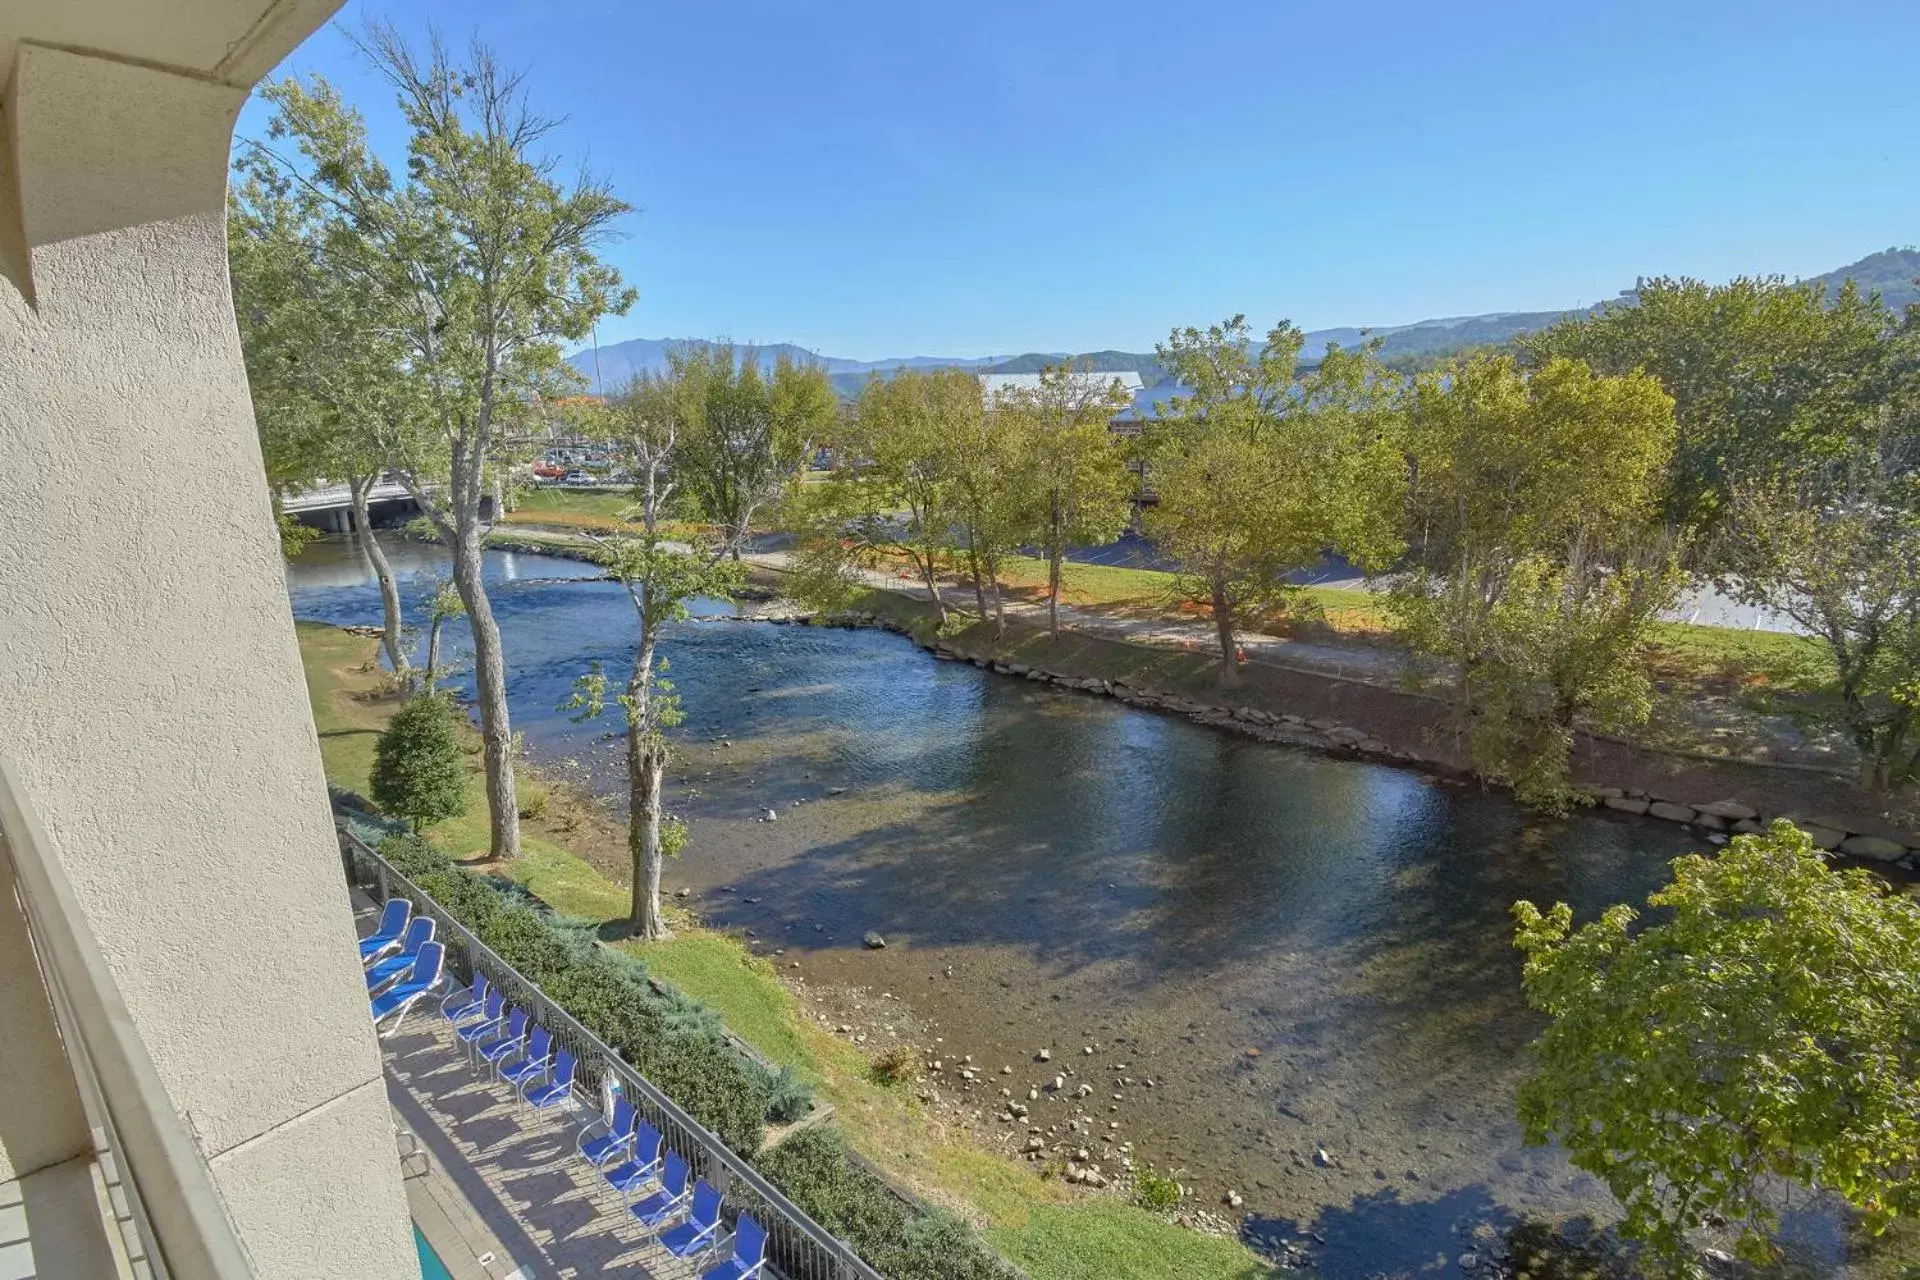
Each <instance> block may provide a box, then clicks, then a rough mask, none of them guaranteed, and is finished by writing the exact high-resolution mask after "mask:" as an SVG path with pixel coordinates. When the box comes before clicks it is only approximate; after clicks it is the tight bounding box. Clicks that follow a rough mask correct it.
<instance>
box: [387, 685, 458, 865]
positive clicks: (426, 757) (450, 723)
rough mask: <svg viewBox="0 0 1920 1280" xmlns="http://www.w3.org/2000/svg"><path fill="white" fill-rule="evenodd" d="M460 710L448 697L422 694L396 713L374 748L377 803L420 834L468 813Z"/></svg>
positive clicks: (415, 696) (409, 700) (412, 698)
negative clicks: (426, 829)
mask: <svg viewBox="0 0 1920 1280" xmlns="http://www.w3.org/2000/svg"><path fill="white" fill-rule="evenodd" d="M458 717H459V712H457V711H456V710H455V709H454V706H453V702H452V701H451V700H450V699H449V698H447V697H446V696H445V695H443V694H435V693H420V694H415V695H414V696H413V697H411V698H409V699H408V700H407V702H406V705H404V706H402V707H401V708H400V710H399V711H397V712H395V713H394V717H393V719H392V720H391V721H390V722H388V724H387V727H386V729H385V730H384V731H383V732H382V733H381V734H380V738H379V741H378V742H376V743H375V744H374V748H373V775H372V778H371V780H370V784H371V789H372V791H373V799H374V803H375V804H378V805H379V806H380V807H381V808H382V809H385V810H386V811H387V812H388V813H391V814H393V815H394V816H396V817H400V818H405V819H406V820H407V821H408V822H411V823H412V824H413V829H414V831H416V832H418V831H419V830H420V828H422V827H424V826H427V825H429V824H431V823H435V822H444V821H445V820H446V819H448V818H456V817H458V816H460V815H461V814H462V813H464V812H466V808H467V771H466V766H465V764H464V763H463V762H462V760H461V755H460V729H459V718H458Z"/></svg>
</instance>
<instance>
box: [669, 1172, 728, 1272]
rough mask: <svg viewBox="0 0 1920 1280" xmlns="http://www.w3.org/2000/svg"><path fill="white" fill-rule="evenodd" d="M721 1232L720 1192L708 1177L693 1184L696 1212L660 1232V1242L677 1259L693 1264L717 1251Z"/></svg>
mask: <svg viewBox="0 0 1920 1280" xmlns="http://www.w3.org/2000/svg"><path fill="white" fill-rule="evenodd" d="M719 1233H720V1193H719V1192H718V1191H715V1190H714V1189H713V1188H712V1187H710V1186H708V1185H707V1180H706V1179H705V1178H700V1179H698V1180H697V1181H695V1182H694V1184H693V1212H692V1213H689V1214H688V1215H687V1220H686V1221H685V1222H683V1223H681V1224H680V1225H679V1226H677V1227H668V1228H667V1229H666V1230H665V1231H662V1232H661V1233H660V1243H661V1244H663V1245H665V1246H666V1249H667V1252H668V1253H671V1254H672V1255H673V1256H674V1257H676V1258H684V1259H686V1260H687V1261H689V1262H691V1261H692V1260H693V1259H695V1258H697V1257H699V1256H700V1255H701V1254H703V1253H706V1252H707V1251H708V1250H710V1249H712V1248H713V1245H714V1240H715V1238H716V1237H717V1236H718V1235H719Z"/></svg>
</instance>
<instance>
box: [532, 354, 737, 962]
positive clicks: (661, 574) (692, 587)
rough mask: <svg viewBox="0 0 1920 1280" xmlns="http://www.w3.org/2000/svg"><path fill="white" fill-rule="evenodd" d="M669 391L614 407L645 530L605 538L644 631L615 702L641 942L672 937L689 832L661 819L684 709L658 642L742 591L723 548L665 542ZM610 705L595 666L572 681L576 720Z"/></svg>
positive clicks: (665, 385)
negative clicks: (622, 719) (694, 603)
mask: <svg viewBox="0 0 1920 1280" xmlns="http://www.w3.org/2000/svg"><path fill="white" fill-rule="evenodd" d="M672 392H673V387H672V383H671V378H670V379H669V380H667V381H665V382H662V381H659V380H653V379H641V380H637V381H636V382H635V383H634V384H633V385H632V386H631V387H629V388H628V390H627V392H626V393H625V394H624V395H623V396H621V397H620V398H619V399H618V400H616V402H615V404H614V406H613V408H614V415H613V416H614V421H615V422H616V424H617V426H618V429H619V430H620V431H621V432H622V436H623V438H624V440H625V441H626V443H627V446H628V448H629V450H630V461H631V464H632V466H633V469H634V475H635V494H636V497H637V498H638V502H637V503H636V507H635V509H634V510H633V511H632V512H631V513H630V515H631V516H633V517H637V518H638V520H639V523H640V527H641V532H640V533H639V534H638V535H637V536H619V537H614V538H610V539H606V540H604V541H602V542H601V544H600V546H599V549H598V550H599V555H598V557H597V558H598V559H599V561H600V563H601V564H602V565H603V566H605V568H606V570H607V573H608V574H609V575H610V576H611V577H613V578H614V579H615V580H617V581H618V582H619V583H620V584H621V585H622V586H623V587H625V588H626V591H627V596H628V598H629V599H630V600H631V601H632V602H633V609H634V616H635V620H636V621H637V623H638V624H639V630H638V635H637V637H636V642H635V645H634V656H633V665H632V667H631V669H630V670H629V673H628V676H627V680H626V685H625V688H624V690H622V691H621V692H620V693H619V695H618V702H619V704H620V706H621V708H622V710H624V711H625V713H626V722H627V753H626V755H627V851H628V854H629V856H630V857H631V859H632V863H633V905H632V909H631V914H630V924H631V928H632V931H633V935H634V936H635V937H638V938H648V939H654V938H665V937H668V936H670V930H669V929H668V928H667V924H666V919H665V917H664V916H663V915H662V914H661V911H660V871H661V866H662V864H663V862H664V861H665V859H666V858H667V857H669V856H671V855H673V854H675V853H677V852H678V851H679V849H680V847H681V845H682V844H683V843H684V842H685V839H686V829H685V827H684V825H683V824H680V823H678V822H664V821H663V815H662V812H661V807H662V806H661V800H662V796H661V793H662V787H663V785H664V780H665V775H666V766H667V763H668V760H669V755H670V750H669V744H668V742H667V737H666V731H667V730H668V729H670V728H672V727H673V726H675V725H677V724H679V723H680V722H681V719H682V711H681V707H680V700H679V697H678V696H677V695H676V694H675V693H674V691H673V686H672V684H671V683H670V682H669V681H667V679H666V678H665V671H666V662H665V661H664V660H663V659H660V658H659V657H658V651H659V645H660V636H661V633H662V631H663V630H664V629H665V627H666V626H667V624H668V623H670V622H677V621H679V620H681V619H683V618H685V617H687V615H688V608H687V605H688V602H689V601H691V600H693V599H694V598H695V597H697V596H717V597H721V598H727V597H731V596H733V595H734V594H735V593H737V592H738V591H739V590H740V588H741V587H742V586H743V585H745V571H744V569H743V568H742V566H741V565H740V564H739V563H738V562H730V561H728V560H726V559H725V558H724V557H725V554H726V551H727V544H726V542H724V541H722V542H721V543H719V544H718V545H716V546H715V547H714V548H713V549H712V550H711V551H708V552H705V553H701V552H698V551H690V550H688V549H687V548H686V547H684V546H680V545H676V544H673V543H670V542H668V541H666V540H665V539H664V538H663V537H662V536H661V532H660V520H661V516H662V514H663V513H664V512H665V511H666V510H667V509H668V505H669V503H670V502H671V501H672V499H673V496H674V490H675V487H676V484H677V482H676V481H675V480H673V479H672V476H673V474H674V466H675V461H676V458H677V455H678V450H679V447H680V443H681V436H680V430H681V422H680V419H679V417H678V415H677V414H676V413H675V412H674V411H673V403H674V397H673V394H672ZM606 698H607V680H606V676H605V674H604V673H603V672H601V671H599V670H598V669H597V668H596V669H595V670H593V671H590V672H589V673H587V674H586V675H584V676H582V677H580V679H579V680H577V681H575V682H574V692H573V697H572V698H571V699H570V700H569V701H568V702H567V704H566V706H565V709H567V710H571V711H575V712H577V713H578V715H577V717H576V718H578V719H589V718H591V717H593V716H597V715H599V714H600V713H601V712H602V711H603V710H604V708H605V705H606Z"/></svg>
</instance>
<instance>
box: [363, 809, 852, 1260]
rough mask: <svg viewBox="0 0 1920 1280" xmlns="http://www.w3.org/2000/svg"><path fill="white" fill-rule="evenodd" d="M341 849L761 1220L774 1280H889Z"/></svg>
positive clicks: (586, 1088)
mask: <svg viewBox="0 0 1920 1280" xmlns="http://www.w3.org/2000/svg"><path fill="white" fill-rule="evenodd" d="M340 849H341V854H342V860H343V862H344V863H345V866H346V870H347V877H348V879H349V880H350V881H351V882H352V883H354V884H356V885H358V886H359V887H360V888H362V889H364V890H367V891H369V892H370V893H372V894H377V895H378V897H379V899H380V900H381V901H382V902H384V901H385V900H386V899H388V898H390V897H392V896H393V895H394V894H396V893H398V894H400V895H402V896H404V897H405V898H407V899H408V900H409V901H410V902H412V903H413V906H414V910H415V911H416V912H423V913H425V914H426V915H429V916H431V917H432V918H433V920H434V926H435V933H434V936H435V937H437V938H438V939H439V940H440V941H442V942H444V943H445V944H447V957H446V967H447V970H448V972H450V973H452V974H454V975H455V976H456V977H457V978H458V979H459V980H460V981H461V982H462V983H463V984H471V983H472V981H473V976H474V974H475V973H480V974H484V975H485V976H486V979H487V981H488V982H490V983H492V984H493V985H494V986H495V987H497V988H499V990H500V992H501V994H502V995H503V996H505V997H506V999H507V1002H508V1003H509V1004H510V1005H511V1004H517V1005H519V1006H521V1007H522V1008H524V1009H525V1010H526V1011H527V1013H528V1015H529V1016H530V1017H531V1018H532V1019H533V1020H534V1021H536V1022H538V1023H539V1024H540V1025H541V1026H543V1027H545V1028H546V1029H547V1031H548V1033H549V1034H550V1035H551V1036H552V1037H553V1038H554V1040H555V1042H557V1043H558V1044H560V1045H562V1046H564V1047H565V1048H566V1049H567V1050H568V1051H569V1052H571V1053H572V1054H573V1055H574V1059H575V1061H576V1064H577V1065H576V1067H575V1071H574V1088H575V1091H576V1092H577V1093H580V1094H582V1095H584V1096H586V1097H588V1098H593V1099H601V1100H603V1099H604V1098H605V1096H606V1084H607V1082H608V1080H609V1078H611V1080H612V1081H613V1082H615V1083H617V1084H618V1086H619V1089H620V1092H621V1093H622V1094H623V1095H624V1096H625V1097H626V1099H627V1101H628V1102H630V1103H631V1104H632V1105H633V1108H634V1110H635V1111H637V1112H639V1113H640V1115H641V1116H642V1117H643V1118H644V1119H646V1120H647V1121H648V1122H650V1123H651V1124H653V1125H654V1126H655V1127H656V1128H658V1129H659V1130H660V1132H661V1135H662V1137H663V1139H664V1142H665V1145H666V1146H667V1147H668V1148H670V1149H671V1150H674V1151H677V1152H679V1153H680V1156H681V1158H682V1159H684V1160H685V1161H686V1162H687V1169H688V1172H689V1175H690V1176H693V1177H702V1178H705V1179H706V1180H707V1182H708V1183H709V1184H710V1185H711V1186H712V1187H713V1189H714V1190H716V1191H718V1192H720V1193H721V1194H722V1195H723V1196H725V1197H726V1201H727V1205H728V1207H729V1208H731V1209H733V1210H734V1211H735V1212H737V1213H750V1214H752V1215H753V1217H754V1220H755V1221H757V1222H758V1223H759V1224H760V1225H761V1226H762V1227H764V1228H766V1232H767V1262H768V1266H767V1270H768V1273H769V1274H772V1275H778V1276H783V1277H786V1278H787V1280H884V1277H882V1276H881V1275H880V1273H879V1272H877V1271H875V1270H874V1269H873V1268H872V1267H870V1266H868V1265H867V1264H866V1263H865V1262H862V1261H861V1260H860V1257H859V1255H857V1254H855V1253H854V1251H853V1249H852V1247H851V1246H849V1245H848V1244H847V1243H846V1242H845V1241H843V1240H841V1239H839V1238H838V1237H837V1236H835V1235H834V1234H833V1233H831V1232H830V1231H828V1230H827V1229H826V1228H825V1227H822V1226H821V1225H820V1224H819V1223H817V1222H815V1221H814V1220H813V1219H812V1218H810V1217H808V1216H807V1213H806V1211H805V1210H803V1209H801V1208H800V1206H798V1205H796V1204H794V1203H793V1201H791V1200H789V1199H787V1197H786V1196H785V1195H783V1194H781V1192H780V1190H779V1188H777V1187H775V1186H774V1185H773V1184H772V1183H771V1182H768V1181H767V1180H766V1178H765V1177H763V1176H762V1175H761V1174H760V1172H759V1171H758V1170H757V1169H755V1168H754V1167H753V1166H752V1165H750V1164H748V1163H747V1162H746V1161H745V1160H744V1159H742V1158H741V1157H740V1156H739V1155H738V1154H736V1153H735V1152H734V1151H732V1150H731V1149H730V1148H728V1147H727V1145H726V1144H725V1143H724V1142H722V1141H721V1140H720V1138H719V1137H718V1136H717V1135H715V1134H714V1133H713V1132H712V1131H711V1130H709V1129H707V1128H706V1127H705V1126H704V1125H702V1124H701V1123H700V1122H699V1121H698V1120H695V1119H694V1118H693V1117H692V1116H690V1115H688V1114H687V1113H686V1111H684V1110H683V1109H681V1108H680V1107H679V1106H678V1105H676V1104H675V1103H674V1101H673V1100H672V1099H671V1098H669V1097H667V1095H666V1094H664V1093H662V1092H661V1091H660V1090H659V1089H658V1088H657V1087H655V1086H654V1084H653V1082H652V1081H650V1080H648V1079H647V1078H646V1077H645V1076H643V1075H641V1074H640V1073H639V1072H638V1071H637V1070H635V1069H634V1068H633V1066H632V1065H631V1064H629V1063H628V1062H627V1061H626V1060H625V1059H623V1058H622V1057H621V1056H620V1054H619V1052H618V1051H617V1050H615V1049H614V1048H613V1047H612V1046H611V1045H609V1044H607V1043H606V1042H605V1041H603V1040H601V1039H600V1038H599V1037H598V1036H596V1035H594V1034H593V1032H591V1031H589V1030H588V1029H587V1028H586V1027H585V1026H584V1025H582V1024H581V1023H580V1021H579V1020H578V1019H577V1018H575V1017H574V1016H573V1015H572V1014H570V1013H568V1012H567V1011H566V1010H565V1009H563V1008H561V1007H560V1006H559V1005H558V1004H556V1003H554V1001H553V1000H551V999H549V998H548V996H547V995H546V993H545V992H543V991H541V990H540V988H539V987H537V986H536V985H534V984H533V983H532V982H531V981H529V980H528V979H527V978H526V977H525V976H524V975H522V974H521V973H520V971H519V970H517V969H515V968H514V967H513V966H512V965H510V964H508V963H507V962H506V961H505V960H502V959H501V958H500V957H499V956H498V955H496V954H494V952H493V950H492V949H491V948H490V947H488V946H487V944H486V943H484V942H482V941H480V939H479V938H477V937H475V936H474V934H473V933H472V931H470V930H469V929H467V927H466V926H465V925H463V924H461V923H460V922H459V921H458V920H456V919H454V917H453V915H452V914H451V913H450V912H448V911H447V909H446V908H445V907H443V906H441V905H440V903H439V902H438V901H436V900H435V899H434V898H433V897H432V896H431V895H429V894H428V893H426V892H425V891H424V890H422V889H421V888H420V887H419V886H418V885H416V884H415V883H414V882H413V881H412V880H410V879H409V878H408V877H407V876H406V875H405V874H403V873H402V872H401V871H400V870H399V869H398V868H397V867H395V866H394V865H393V864H392V863H390V862H388V861H387V860H386V859H385V858H383V857H382V856H381V855H380V854H379V852H377V851H376V850H374V849H373V848H372V847H370V846H369V845H368V844H367V843H366V842H365V841H363V840H361V839H360V838H359V837H358V836H356V835H354V834H353V832H351V831H348V830H345V829H342V830H341V832H340ZM601 1105H604V1104H603V1103H602V1104H601Z"/></svg>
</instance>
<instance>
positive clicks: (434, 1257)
mask: <svg viewBox="0 0 1920 1280" xmlns="http://www.w3.org/2000/svg"><path fill="white" fill-rule="evenodd" d="M413 1244H414V1247H415V1248H416V1249H418V1250H420V1277H421V1280H453V1272H451V1271H449V1270H447V1264H446V1263H444V1262H442V1261H440V1255H439V1254H437V1253H435V1252H434V1251H433V1246H432V1245H430V1244H428V1243H427V1238H426V1237H425V1236H423V1235H421V1234H420V1228H418V1227H415V1228H414V1229H413Z"/></svg>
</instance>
